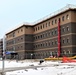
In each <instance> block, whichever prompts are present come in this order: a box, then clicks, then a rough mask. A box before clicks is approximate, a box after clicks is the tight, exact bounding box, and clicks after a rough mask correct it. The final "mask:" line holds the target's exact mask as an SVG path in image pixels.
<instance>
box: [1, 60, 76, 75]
mask: <svg viewBox="0 0 76 75" xmlns="http://www.w3.org/2000/svg"><path fill="white" fill-rule="evenodd" d="M58 63H59V64H61V65H55V64H58ZM51 64H54V65H52V66H51ZM69 64H70V63H67V64H66V65H64V64H63V63H60V62H52V61H45V62H43V63H42V64H41V65H48V66H47V67H40V68H35V69H33V68H32V69H23V70H17V71H12V72H6V75H75V74H76V63H71V64H72V65H69ZM74 64H75V65H74ZM30 65H34V66H37V65H39V62H34V61H19V62H16V61H5V68H10V67H24V66H30ZM1 68H2V61H0V69H1Z"/></svg>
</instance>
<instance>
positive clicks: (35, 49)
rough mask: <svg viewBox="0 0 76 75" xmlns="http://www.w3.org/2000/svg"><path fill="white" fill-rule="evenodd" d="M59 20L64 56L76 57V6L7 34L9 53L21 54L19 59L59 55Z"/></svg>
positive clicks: (61, 47)
mask: <svg viewBox="0 0 76 75" xmlns="http://www.w3.org/2000/svg"><path fill="white" fill-rule="evenodd" d="M59 20H60V55H61V56H64V55H66V56H74V55H76V7H75V6H71V5H68V6H66V7H65V8H62V9H60V10H59V11H57V12H55V13H53V14H51V15H49V16H48V17H46V18H43V19H42V20H40V21H37V22H35V23H34V24H22V25H21V26H19V27H17V28H15V29H13V30H11V31H9V32H7V34H6V42H7V43H6V50H7V51H10V52H13V53H17V55H18V58H19V59H28V58H38V59H40V58H45V57H49V56H50V55H53V56H57V55H58V21H59ZM12 56H13V57H15V58H16V55H12ZM7 57H9V56H7Z"/></svg>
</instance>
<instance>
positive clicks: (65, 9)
mask: <svg viewBox="0 0 76 75" xmlns="http://www.w3.org/2000/svg"><path fill="white" fill-rule="evenodd" d="M70 10H76V6H75V5H71V4H68V5H67V6H65V7H63V8H62V9H60V10H58V11H56V12H54V13H52V14H50V15H48V16H46V17H44V18H42V19H40V20H38V21H36V22H33V23H27V22H26V23H23V24H20V25H19V26H18V27H15V28H14V29H12V30H10V31H8V32H7V33H6V35H7V34H9V33H11V32H13V31H15V30H17V29H19V28H21V27H22V26H29V27H33V26H36V25H38V24H40V23H42V22H44V21H46V20H49V19H51V18H53V17H55V16H57V15H60V14H62V13H64V12H67V11H70Z"/></svg>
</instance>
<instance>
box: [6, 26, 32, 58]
mask: <svg viewBox="0 0 76 75" xmlns="http://www.w3.org/2000/svg"><path fill="white" fill-rule="evenodd" d="M6 37H7V38H6V40H7V44H6V47H7V49H6V50H7V51H10V52H15V53H17V54H18V57H19V59H25V58H26V52H30V54H31V50H33V28H32V27H31V26H25V25H24V26H22V27H20V28H18V29H16V30H14V31H12V32H10V33H9V34H7V35H6ZM28 45H29V46H28ZM7 58H9V55H7Z"/></svg>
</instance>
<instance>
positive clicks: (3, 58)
mask: <svg viewBox="0 0 76 75" xmlns="http://www.w3.org/2000/svg"><path fill="white" fill-rule="evenodd" d="M5 49H6V36H4V37H3V56H2V75H5V72H4V66H5V62H4V60H5Z"/></svg>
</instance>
